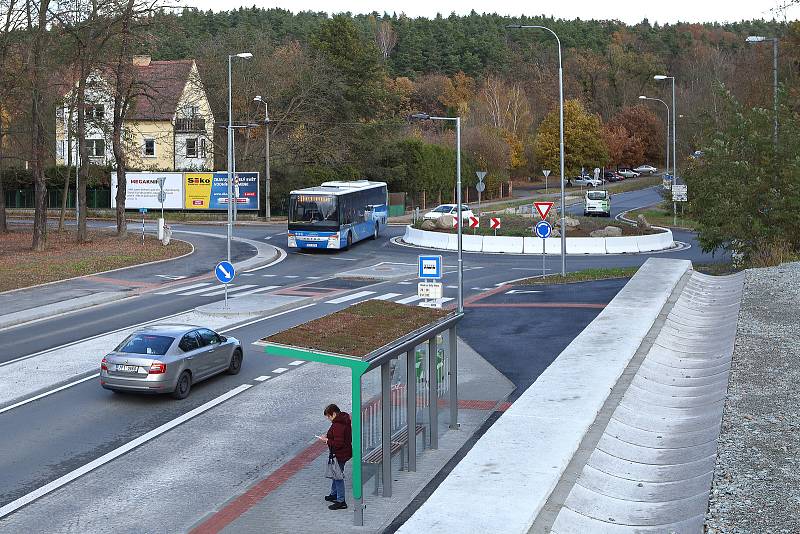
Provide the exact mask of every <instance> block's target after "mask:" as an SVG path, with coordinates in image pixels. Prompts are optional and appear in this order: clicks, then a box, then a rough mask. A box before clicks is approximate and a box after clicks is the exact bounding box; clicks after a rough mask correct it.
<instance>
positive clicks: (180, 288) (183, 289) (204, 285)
mask: <svg viewBox="0 0 800 534" xmlns="http://www.w3.org/2000/svg"><path fill="white" fill-rule="evenodd" d="M210 285H211V282H201V283H199V284H193V285H191V286H183V287H176V288H173V289H167V290H166V291H159V292H157V293H156V295H170V294H172V293H178V292H180V291H186V290H187V289H195V288H198V287H208V286H210Z"/></svg>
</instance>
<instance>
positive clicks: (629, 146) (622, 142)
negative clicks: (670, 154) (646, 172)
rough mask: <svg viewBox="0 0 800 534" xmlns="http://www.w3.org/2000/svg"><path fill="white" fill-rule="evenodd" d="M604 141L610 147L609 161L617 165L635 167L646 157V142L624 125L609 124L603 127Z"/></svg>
mask: <svg viewBox="0 0 800 534" xmlns="http://www.w3.org/2000/svg"><path fill="white" fill-rule="evenodd" d="M603 141H604V142H605V144H606V147H607V148H608V158H609V160H608V162H609V164H610V165H614V166H616V167H620V166H625V167H635V166H636V165H641V162H642V160H643V158H644V146H645V145H644V142H643V141H642V140H641V139H640V138H639V137H638V136H636V135H633V134H631V133H630V132H629V131H628V130H627V128H625V127H624V126H614V125H612V124H607V125H605V126H604V127H603Z"/></svg>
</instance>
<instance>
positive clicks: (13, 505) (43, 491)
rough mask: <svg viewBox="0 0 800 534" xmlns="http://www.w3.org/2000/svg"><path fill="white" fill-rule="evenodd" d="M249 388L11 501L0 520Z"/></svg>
mask: <svg viewBox="0 0 800 534" xmlns="http://www.w3.org/2000/svg"><path fill="white" fill-rule="evenodd" d="M251 387H253V385H252V384H242V385H241V386H239V387H236V388H234V389H232V390H230V391H228V392H227V393H224V394H222V395H220V396H219V397H217V398H216V399H212V400H210V401H208V402H207V403H205V404H203V405H201V406H198V407H197V408H195V409H194V410H191V411H189V412H186V413H185V414H183V415H181V416H179V417H176V418H175V419H173V420H172V421H169V422H168V423H164V424H163V425H161V426H159V427H157V428H154V429H153V430H151V431H150V432H147V433H146V434H143V435H141V436H139V437H138V438H136V439H134V440H133V441H129V442H128V443H126V444H125V445H123V446H121V447H118V448H116V449H114V450H113V451H111V452H108V453H106V454H104V455H103V456H101V457H99V458H97V459H95V460H92V461H91V462H89V463H88V464H85V465H83V466H81V467H79V468H78V469H75V470H74V471H72V472H70V473H67V474H66V475H64V476H62V477H59V478H57V479H56V480H54V481H52V482H50V483H49V484H45V485H44V486H42V487H40V488H38V489H36V490H34V491H32V492H30V493H28V494H27V495H23V496H22V497H20V498H19V499H16V500H14V501H11V502H10V503H8V504H6V505H5V506H3V507H2V508H0V518H3V517H5V516H7V515H9V514H11V513H12V512H15V511H17V510H19V509H20V508H22V507H23V506H25V505H27V504H30V503H32V502H33V501H35V500H36V499H38V498H40V497H43V496H45V495H47V494H48V493H50V492H52V491H54V490H57V489H58V488H60V487H62V486H64V485H66V484H69V483H70V482H72V481H73V480H76V479H78V478H80V477H82V476H83V475H85V474H87V473H90V472H91V471H94V470H95V469H97V468H98V467H100V466H102V465H104V464H107V463H108V462H110V461H112V460H114V459H116V458H119V457H120V456H122V455H123V454H125V453H127V452H130V451H132V450H133V449H135V448H136V447H138V446H140V445H142V444H144V443H147V442H148V441H150V440H152V439H153V438H156V437H158V436H160V435H161V434H163V433H165V432H167V431H169V430H172V429H173V428H175V427H176V426H178V425H181V424H183V423H185V422H186V421H189V420H190V419H193V418H195V417H197V416H198V415H200V414H202V413H204V412H207V411H208V410H210V409H211V408H214V407H215V406H217V405H219V404H222V403H223V402H225V401H226V400H228V399H230V398H232V397H235V396H236V395H238V394H239V393H242V392H244V391H247V390H248V389H250V388H251Z"/></svg>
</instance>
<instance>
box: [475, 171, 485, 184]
mask: <svg viewBox="0 0 800 534" xmlns="http://www.w3.org/2000/svg"><path fill="white" fill-rule="evenodd" d="M475 176H477V177H478V182H482V181H483V179H484V178H485V177H486V171H475Z"/></svg>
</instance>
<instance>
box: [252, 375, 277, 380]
mask: <svg viewBox="0 0 800 534" xmlns="http://www.w3.org/2000/svg"><path fill="white" fill-rule="evenodd" d="M270 378H272V377H271V376H269V375H264V376H258V377H256V378H254V379H253V380H255V381H256V382H263V381H264V380H269V379H270Z"/></svg>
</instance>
